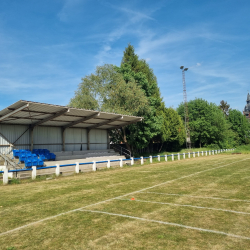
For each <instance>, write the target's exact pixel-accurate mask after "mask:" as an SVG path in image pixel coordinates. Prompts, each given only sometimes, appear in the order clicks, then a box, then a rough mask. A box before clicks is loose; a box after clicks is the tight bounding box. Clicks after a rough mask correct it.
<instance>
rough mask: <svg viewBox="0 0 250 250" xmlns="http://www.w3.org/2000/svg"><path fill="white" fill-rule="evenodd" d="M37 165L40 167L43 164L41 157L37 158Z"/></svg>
mask: <svg viewBox="0 0 250 250" xmlns="http://www.w3.org/2000/svg"><path fill="white" fill-rule="evenodd" d="M37 165H38V166H39V167H42V166H43V160H41V159H38V164H37Z"/></svg>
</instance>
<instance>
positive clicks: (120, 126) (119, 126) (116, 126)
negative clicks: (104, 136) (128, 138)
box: [109, 118, 142, 129]
mask: <svg viewBox="0 0 250 250" xmlns="http://www.w3.org/2000/svg"><path fill="white" fill-rule="evenodd" d="M141 121H142V118H140V119H139V120H136V121H131V122H127V123H126V124H123V125H114V127H111V128H109V129H116V128H122V127H125V126H127V125H129V124H133V123H137V122H141Z"/></svg>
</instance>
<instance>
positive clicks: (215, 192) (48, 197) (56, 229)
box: [0, 154, 250, 250]
mask: <svg viewBox="0 0 250 250" xmlns="http://www.w3.org/2000/svg"><path fill="white" fill-rule="evenodd" d="M162 160H163V159H162ZM242 160H243V161H242ZM248 161H249V159H248V157H247V155H223V154H221V155H217V156H209V157H200V158H195V159H186V160H181V161H175V162H173V163H171V162H167V163H165V162H161V163H157V164H152V165H144V166H139V165H137V166H134V167H124V168H122V169H121V168H115V169H110V170H105V171H97V172H96V173H87V174H79V175H74V176H68V177H60V178H56V179H53V180H49V181H40V182H27V183H22V184H19V185H8V186H1V187H0V191H1V192H0V206H1V207H0V215H1V222H0V233H2V232H6V231H8V230H11V229H14V228H17V227H20V226H23V225H26V224H29V223H32V222H36V221H39V220H41V219H44V218H46V217H49V216H53V215H57V214H59V213H62V212H67V211H70V210H72V209H77V208H80V207H84V206H87V205H90V204H93V203H97V202H99V201H104V200H106V199H110V198H114V197H117V196H120V195H125V194H127V193H130V192H134V191H137V190H140V189H143V188H146V187H151V186H153V185H157V184H159V183H163V182H166V181H171V180H174V179H176V178H180V177H183V176H187V175H190V174H193V173H197V172H199V171H203V170H208V169H211V168H215V167H217V166H222V165H226V164H230V165H228V166H226V167H222V168H217V169H214V170H211V171H206V172H203V173H200V174H197V175H193V176H191V177H188V178H183V179H179V180H176V181H172V182H168V183H165V184H164V185H161V186H158V187H155V188H152V189H150V190H147V191H150V192H158V193H163V195H160V194H152V193H146V191H145V192H143V193H140V192H139V193H134V194H133V195H128V196H124V197H122V199H127V200H117V199H114V200H110V201H108V202H104V203H102V204H98V205H94V206H90V207H88V208H87V209H92V210H95V211H96V210H99V211H106V212H110V213H117V214H124V215H131V216H137V217H140V218H147V219H151V220H160V221H165V222H171V223H178V224H182V225H187V226H192V227H200V228H204V229H211V230H217V231H222V232H226V233H231V234H236V235H240V236H246V237H250V227H249V225H250V215H242V214H235V213H229V212H224V211H214V210H207V209H198V208H192V207H181V206H174V205H166V204H156V203H150V202H152V201H154V202H165V203H173V204H181V205H192V206H201V207H212V208H218V209H230V210H236V211H242V212H249V213H250V203H248V202H236V201H227V200H212V199H201V198H198V197H197V196H203V197H205V196H207V197H220V198H227V199H240V200H249V201H250V192H249V187H250V179H249V178H247V176H250V168H249V166H248ZM164 194H183V195H190V196H194V197H188V196H168V195H164ZM132 197H134V198H135V201H131V200H130V199H131V198H132ZM138 200H144V201H149V203H144V202H139V201H138ZM0 242H1V243H0V249H216V250H217V249H250V240H245V239H239V238H234V237H230V236H225V235H220V234H215V233H208V232H201V231H198V230H191V229H186V228H181V227H177V226H170V225H162V224H159V223H154V222H147V221H139V220H135V219H131V218H124V217H119V216H112V215H107V214H97V213H91V212H85V211H76V212H72V213H67V214H65V215H62V216H58V217H56V218H53V219H50V220H46V221H44V222H38V223H35V224H33V225H31V226H28V227H26V228H23V229H21V230H17V231H14V232H11V233H9V234H6V235H2V236H0Z"/></svg>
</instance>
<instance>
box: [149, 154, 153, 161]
mask: <svg viewBox="0 0 250 250" xmlns="http://www.w3.org/2000/svg"><path fill="white" fill-rule="evenodd" d="M149 162H150V163H152V162H153V160H152V155H150V156H149Z"/></svg>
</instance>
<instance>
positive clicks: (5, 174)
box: [3, 166, 9, 185]
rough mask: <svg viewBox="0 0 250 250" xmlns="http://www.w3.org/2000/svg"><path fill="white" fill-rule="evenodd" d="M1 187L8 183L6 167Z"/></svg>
mask: <svg viewBox="0 0 250 250" xmlns="http://www.w3.org/2000/svg"><path fill="white" fill-rule="evenodd" d="M3 172H4V173H3V185H7V184H8V182H9V178H8V168H7V167H6V166H4V169H3Z"/></svg>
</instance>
